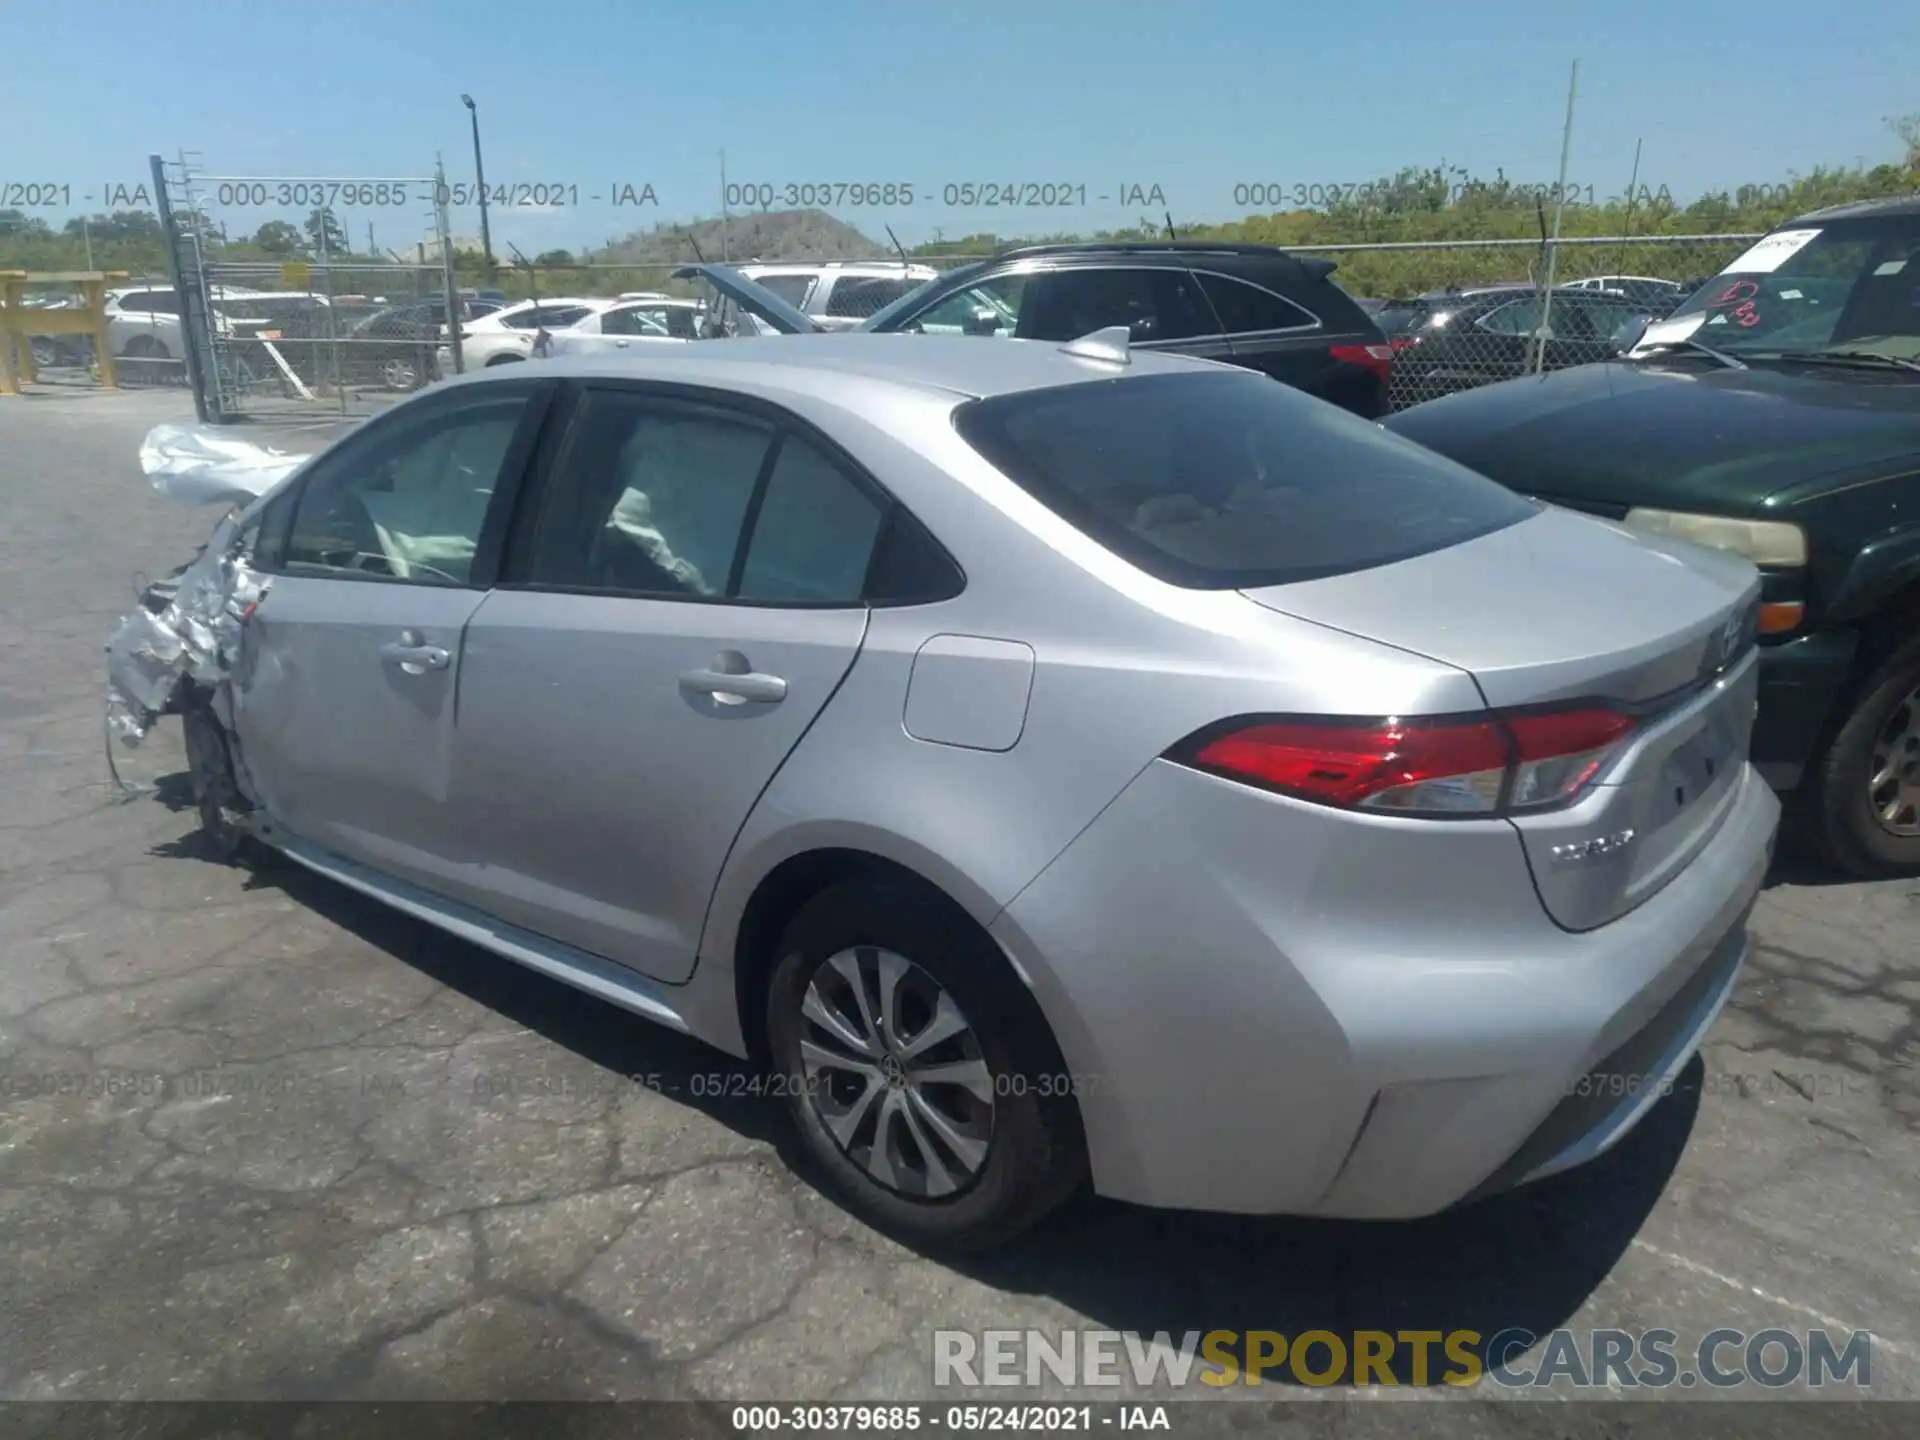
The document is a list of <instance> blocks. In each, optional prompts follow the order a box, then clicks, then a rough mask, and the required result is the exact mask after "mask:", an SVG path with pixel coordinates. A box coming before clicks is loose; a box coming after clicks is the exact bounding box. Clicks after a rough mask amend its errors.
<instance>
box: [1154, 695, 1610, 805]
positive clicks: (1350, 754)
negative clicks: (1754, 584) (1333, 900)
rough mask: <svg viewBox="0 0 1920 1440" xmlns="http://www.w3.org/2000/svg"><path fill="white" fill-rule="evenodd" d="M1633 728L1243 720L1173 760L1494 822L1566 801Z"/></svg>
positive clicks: (1295, 788)
mask: <svg viewBox="0 0 1920 1440" xmlns="http://www.w3.org/2000/svg"><path fill="white" fill-rule="evenodd" d="M1632 730H1633V721H1632V720H1631V719H1630V718H1629V717H1627V716H1625V715H1622V714H1620V713H1619V712H1617V711H1614V710H1608V709H1605V708H1602V707H1582V708H1578V709H1566V710H1546V711H1528V712H1523V713H1518V714H1509V715H1491V716H1484V717H1477V718H1471V719H1468V718H1460V719H1446V720H1428V719H1413V720H1407V719H1397V718H1395V719H1385V720H1333V721H1328V720H1289V719H1272V720H1268V719H1249V720H1246V721H1238V722H1231V723H1229V724H1227V725H1224V726H1222V725H1214V726H1210V727H1208V728H1207V729H1206V730H1204V731H1202V732H1201V733H1200V734H1199V735H1196V736H1194V737H1192V738H1191V739H1190V740H1188V741H1186V742H1185V743H1183V744H1182V745H1179V746H1176V747H1175V748H1174V749H1173V750H1172V751H1170V752H1169V754H1168V758H1169V759H1171V760H1176V761H1178V762H1180V763H1182V764H1185V765H1191V766H1192V767H1194V768H1195V769H1198V770H1205V771H1208V772H1210V773H1212V774H1215V775H1220V776H1223V777H1225V778H1227V779H1229V780H1238V781H1241V782H1243V783H1245V784H1251V785H1258V786H1260V787H1262V788H1264V789H1268V790H1276V791H1279V792H1280V793H1281V794H1284V795H1293V796H1296V797H1298V798H1299V799H1302V800H1312V801H1315V802H1317V803H1319V804H1322V805H1337V806H1342V807H1345V808H1350V809H1360V810H1378V811H1384V812H1388V813H1394V814H1402V815H1432V816H1444V815H1499V814H1505V813H1508V812H1511V811H1520V810H1539V809H1544V808H1547V807H1550V806H1554V805H1560V804H1564V803H1566V802H1567V801H1569V800H1571V799H1573V798H1574V797H1575V796H1577V795H1578V794H1579V793H1580V792H1581V791H1582V790H1583V789H1585V788H1586V786H1587V785H1588V784H1589V783H1590V782H1591V781H1592V780H1593V779H1594V777H1595V776H1597V775H1598V774H1599V773H1600V772H1601V770H1602V769H1604V768H1605V766H1606V764H1607V762H1608V761H1609V760H1611V759H1612V758H1613V756H1614V755H1615V753H1617V751H1618V750H1619V748H1620V746H1621V744H1622V743H1623V742H1624V741H1625V740H1626V738H1627V736H1628V735H1629V734H1631V733H1632Z"/></svg>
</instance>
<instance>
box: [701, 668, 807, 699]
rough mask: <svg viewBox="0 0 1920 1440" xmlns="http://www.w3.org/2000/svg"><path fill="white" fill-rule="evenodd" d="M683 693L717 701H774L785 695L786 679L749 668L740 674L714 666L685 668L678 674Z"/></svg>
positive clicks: (785, 696) (783, 697)
mask: <svg viewBox="0 0 1920 1440" xmlns="http://www.w3.org/2000/svg"><path fill="white" fill-rule="evenodd" d="M680 693H681V694H683V695H711V696H712V697H713V698H714V700H715V701H716V702H717V703H719V704H721V705H745V704H746V703H747V702H748V701H753V702H755V703H757V704H761V705H778V704H779V703H780V702H781V701H782V700H784V699H786V698H787V682H786V681H784V680H782V679H781V678H780V677H779V676H778V675H761V674H759V673H758V672H756V671H752V670H749V671H747V672H746V673H745V674H743V675H726V674H722V673H721V672H720V671H718V670H689V671H688V672H687V673H686V674H684V675H682V676H681V677H680Z"/></svg>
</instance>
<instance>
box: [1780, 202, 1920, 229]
mask: <svg viewBox="0 0 1920 1440" xmlns="http://www.w3.org/2000/svg"><path fill="white" fill-rule="evenodd" d="M1876 215H1920V195H1893V196H1889V197H1888V198H1886V199H1884V200H1852V201H1848V202H1847V203H1846V204H1844V205H1829V206H1827V207H1826V209H1824V210H1809V211H1808V212H1807V213H1806V214H1804V215H1802V216H1800V217H1799V218H1798V219H1796V220H1789V221H1788V222H1787V224H1786V225H1779V226H1775V227H1774V228H1775V229H1777V230H1784V229H1788V228H1790V227H1792V226H1794V225H1804V224H1805V223H1806V222H1807V221H1809V220H1861V219H1866V218H1868V217H1871V216H1876Z"/></svg>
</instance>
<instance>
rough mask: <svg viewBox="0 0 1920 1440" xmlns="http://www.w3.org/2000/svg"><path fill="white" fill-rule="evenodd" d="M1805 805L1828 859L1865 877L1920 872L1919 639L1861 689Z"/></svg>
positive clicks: (1904, 647)
mask: <svg viewBox="0 0 1920 1440" xmlns="http://www.w3.org/2000/svg"><path fill="white" fill-rule="evenodd" d="M1859 695H1860V698H1859V701H1858V703H1856V704H1855V706H1854V707H1853V710H1852V712H1851V713H1850V714H1849V715H1848V716H1847V718H1846V720H1845V721H1844V722H1843V723H1842V724H1841V726H1840V730H1839V732H1838V733H1837V734H1836V735H1835V736H1834V739H1833V744H1832V745H1831V746H1830V747H1828V750H1827V753H1826V756H1825V757H1824V758H1823V759H1822V760H1821V762H1820V765H1819V767H1818V769H1817V770H1816V772H1815V774H1814V775H1813V776H1812V777H1810V778H1811V779H1812V781H1813V783H1812V785H1811V787H1810V794H1809V796H1808V801H1809V803H1810V804H1811V806H1812V808H1813V810H1814V815H1813V820H1814V825H1815V832H1816V835H1817V837H1818V839H1819V841H1820V845H1821V849H1822V850H1823V851H1824V853H1825V858H1826V859H1827V860H1828V861H1829V862H1831V863H1832V864H1834V865H1836V866H1838V867H1839V868H1840V869H1842V870H1846V871H1848V872H1850V873H1852V874H1855V875H1861V876H1884V875H1892V874H1900V873H1910V872H1915V871H1920V639H1916V640H1913V641H1910V642H1909V643H1907V644H1905V645H1902V646H1900V647H1899V648H1898V649H1896V650H1895V651H1894V653H1893V654H1892V655H1890V656H1888V657H1887V659H1886V660H1885V661H1884V662H1883V663H1882V664H1881V665H1880V667H1879V668H1878V669H1876V670H1875V671H1874V672H1873V674H1872V675H1870V676H1869V677H1868V679H1867V681H1866V683H1865V684H1864V685H1863V686H1861V688H1860V692H1859Z"/></svg>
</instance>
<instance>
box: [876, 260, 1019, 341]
mask: <svg viewBox="0 0 1920 1440" xmlns="http://www.w3.org/2000/svg"><path fill="white" fill-rule="evenodd" d="M1030 278H1031V277H1029V276H1027V275H997V276H995V277H994V278H993V279H991V280H982V281H981V282H980V283H979V284H977V285H969V286H967V288H966V289H964V290H956V291H955V292H954V293H953V294H951V295H949V296H947V297H946V298H945V299H944V300H941V301H940V302H939V303H937V304H935V305H930V306H928V307H927V308H926V309H925V310H922V311H921V312H920V313H919V314H918V315H916V316H914V317H913V319H912V320H911V321H909V322H907V324H906V325H905V326H904V327H903V328H905V329H907V330H913V331H918V332H919V333H921V334H923V335H997V336H999V337H1001V338H1002V339H1006V338H1008V337H1011V336H1013V335H1017V334H1018V333H1019V332H1020V313H1021V305H1022V302H1023V301H1024V300H1025V298H1026V293H1027V282H1028V280H1029V279H1030Z"/></svg>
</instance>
